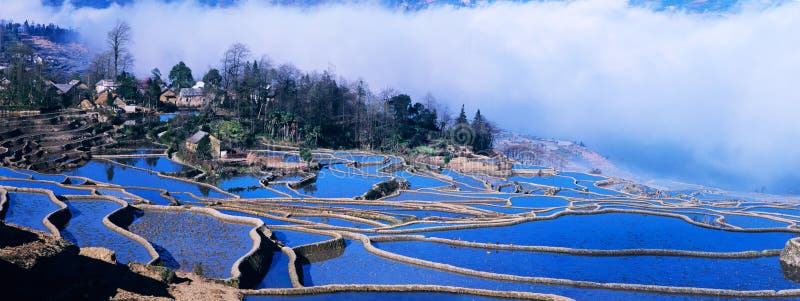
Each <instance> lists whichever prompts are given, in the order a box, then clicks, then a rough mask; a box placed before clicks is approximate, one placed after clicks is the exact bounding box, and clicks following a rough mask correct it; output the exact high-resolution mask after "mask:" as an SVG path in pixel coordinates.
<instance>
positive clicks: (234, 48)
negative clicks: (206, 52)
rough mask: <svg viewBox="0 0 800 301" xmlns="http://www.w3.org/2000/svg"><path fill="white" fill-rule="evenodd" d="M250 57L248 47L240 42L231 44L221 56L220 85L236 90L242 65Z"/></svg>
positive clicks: (242, 68)
mask: <svg viewBox="0 0 800 301" xmlns="http://www.w3.org/2000/svg"><path fill="white" fill-rule="evenodd" d="M249 57H250V49H248V48H247V46H246V45H244V44H242V43H236V44H233V45H231V47H230V48H228V50H227V51H225V56H224V57H223V58H222V85H223V87H224V88H225V89H226V90H227V89H234V90H236V89H237V88H238V85H239V80H240V79H241V77H242V72H243V70H244V65H245V64H246V63H247V60H248V59H249Z"/></svg>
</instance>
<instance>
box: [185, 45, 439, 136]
mask: <svg viewBox="0 0 800 301" xmlns="http://www.w3.org/2000/svg"><path fill="white" fill-rule="evenodd" d="M176 68H177V70H182V69H184V67H183V66H182V63H179V65H177V66H176V67H175V68H173V70H176ZM186 69H188V67H186ZM176 80H177V78H176ZM203 82H204V83H205V93H206V96H207V98H208V99H209V100H210V101H211V102H210V105H211V106H212V107H214V108H215V109H217V110H219V111H222V112H225V113H227V114H228V115H229V116H232V117H233V118H234V120H236V121H237V122H240V123H241V124H242V126H243V128H244V129H245V131H246V132H248V135H246V136H250V137H253V136H261V137H264V138H267V139H271V140H283V141H289V142H293V143H299V144H305V145H310V146H321V147H331V148H392V149H397V148H399V147H414V146H417V145H422V144H425V143H428V142H429V141H431V140H432V139H439V138H445V137H446V131H444V125H446V124H447V121H448V120H449V118H448V117H447V116H446V114H447V111H446V109H444V108H443V107H442V106H440V105H438V104H437V103H436V102H435V101H434V100H433V99H432V97H430V98H429V99H428V101H427V102H426V103H425V104H423V103H420V102H414V101H412V100H411V97H409V96H408V95H404V94H400V93H397V92H395V91H393V90H390V89H387V90H384V91H382V92H381V93H380V94H375V93H373V92H372V91H371V90H370V88H369V86H368V85H367V83H366V82H364V81H363V80H357V81H348V80H347V79H344V78H341V77H337V76H336V75H335V74H333V73H332V72H329V71H325V72H321V73H319V72H311V73H306V72H302V71H300V70H298V69H297V68H295V67H294V66H292V65H289V64H283V65H275V64H273V63H272V62H271V61H269V60H268V59H266V58H261V59H253V58H252V57H251V53H250V50H249V49H248V48H247V47H246V46H245V45H242V44H234V45H233V46H231V47H230V48H229V49H228V51H226V52H225V54H224V56H223V58H222V59H221V61H220V66H219V69H216V68H214V69H211V70H209V71H208V72H207V73H206V74H205V75H204V76H203ZM188 83H189V82H188V81H187V84H188ZM181 85H183V84H181ZM173 86H175V80H173Z"/></svg>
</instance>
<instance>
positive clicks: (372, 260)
mask: <svg viewBox="0 0 800 301" xmlns="http://www.w3.org/2000/svg"><path fill="white" fill-rule="evenodd" d="M302 273H303V284H304V285H306V286H311V285H315V286H319V285H326V284H438V285H449V286H460V287H469V288H482V289H490V290H510V291H527V292H537V293H551V294H558V295H562V296H567V297H570V298H574V299H576V300H685V299H686V298H687V297H685V296H677V297H676V296H669V295H660V294H641V293H633V292H625V291H611V290H596V289H581V288H572V287H566V286H565V287H562V286H547V285H538V284H527V283H514V282H502V281H497V280H489V279H482V278H477V277H469V276H464V275H459V274H454V273H448V272H443V271H439V270H435V269H430V268H425V267H420V266H417V265H411V264H404V263H401V262H396V261H392V260H388V259H383V258H380V257H377V256H375V255H372V254H371V253H369V252H367V251H366V249H364V246H363V245H361V243H360V242H358V241H347V248H345V251H344V253H343V254H342V255H341V256H339V257H336V258H333V259H330V260H326V261H322V262H316V263H312V264H308V265H304V266H303V271H302ZM690 299H691V298H690ZM248 300H249V299H248Z"/></svg>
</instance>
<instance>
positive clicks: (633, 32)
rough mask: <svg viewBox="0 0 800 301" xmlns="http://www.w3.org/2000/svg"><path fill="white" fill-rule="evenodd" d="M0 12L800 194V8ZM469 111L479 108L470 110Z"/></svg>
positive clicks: (722, 182) (196, 66)
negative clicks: (259, 61)
mask: <svg viewBox="0 0 800 301" xmlns="http://www.w3.org/2000/svg"><path fill="white" fill-rule="evenodd" d="M0 7H2V9H0V18H4V19H14V20H17V21H20V20H23V19H29V20H35V21H37V22H55V23H58V24H61V25H64V26H69V27H73V28H75V29H78V30H79V31H80V32H81V33H82V34H83V36H84V37H85V38H87V40H88V41H89V42H90V43H96V44H99V43H101V42H102V39H103V38H104V36H105V32H106V31H107V30H108V29H109V28H110V26H111V24H112V23H114V22H115V21H116V20H117V19H123V20H126V21H127V22H129V23H130V24H131V26H132V27H133V29H134V36H135V45H134V46H133V49H132V50H133V53H134V56H135V59H136V69H135V71H136V72H137V74H139V75H146V74H148V73H149V70H150V69H152V68H153V67H158V68H160V69H161V70H162V72H168V70H169V68H170V67H171V66H172V65H174V64H175V63H177V62H178V61H179V60H183V61H185V62H186V63H187V64H188V65H189V66H190V67H191V68H192V69H193V70H194V71H195V72H194V73H195V76H197V77H200V76H202V73H203V72H204V71H205V70H207V69H208V68H209V67H211V66H216V65H218V64H219V60H220V58H221V56H222V54H223V52H224V51H225V49H226V48H227V47H228V46H229V45H230V44H232V43H234V42H242V43H245V44H247V45H248V46H249V47H250V48H251V49H252V51H253V52H254V53H255V54H258V55H259V56H260V55H262V54H263V55H268V56H269V57H270V58H271V59H272V60H273V61H274V62H276V63H284V62H291V63H293V64H295V65H296V66H298V67H299V68H301V69H304V70H333V71H335V72H336V73H337V74H340V75H342V76H345V77H347V78H351V79H355V78H363V79H364V80H366V81H367V82H369V83H370V85H371V87H372V89H373V90H375V91H378V90H380V89H382V88H385V87H393V88H395V89H398V90H400V91H403V92H406V93H408V94H410V95H412V97H415V98H418V99H419V98H420V97H421V96H422V95H424V94H425V93H427V92H430V93H432V94H433V95H434V96H436V98H437V99H438V100H439V101H441V102H444V103H447V104H449V105H450V107H451V108H453V110H455V108H457V107H458V106H460V105H461V104H462V103H464V104H466V106H467V108H472V109H475V108H480V109H481V111H482V113H484V115H485V116H487V117H488V118H490V119H492V120H493V121H495V122H496V123H497V124H498V125H499V126H501V127H503V128H507V129H510V130H514V131H518V132H523V133H528V134H534V135H538V136H544V137H557V138H564V139H568V140H576V141H583V142H584V143H586V144H587V145H588V146H589V147H590V148H592V149H594V150H597V151H599V152H600V153H602V154H604V155H607V156H609V157H610V158H611V160H612V161H614V162H615V163H618V164H621V165H623V166H626V167H629V168H631V169H633V170H637V171H641V172H647V173H650V174H654V175H658V176H663V177H671V178H677V179H681V180H684V181H690V182H696V183H701V184H710V185H716V186H721V187H726V188H730V187H736V188H738V189H739V190H746V191H750V190H753V189H755V188H758V187H761V186H766V187H767V189H768V191H771V192H775V193H784V192H787V191H794V192H800V189H799V188H800V187H798V185H797V184H800V180H798V179H800V172H798V171H797V170H796V168H797V167H798V166H800V152H798V151H797V150H796V146H797V145H798V141H800V122H798V121H797V120H796V119H797V117H798V115H799V114H798V113H800V88H798V87H800V83H798V81H800V34H797V29H800V17H798V16H800V3H798V2H796V1H791V2H784V3H781V4H764V2H762V1H754V2H744V3H739V4H737V5H733V6H731V7H730V8H726V10H725V11H722V12H714V13H699V12H697V11H690V12H686V11H684V10H682V9H681V8H680V7H679V8H677V9H675V10H664V9H652V8H648V7H644V6H631V5H629V4H628V3H627V2H626V1H623V0H577V1H570V2H545V3H540V2H529V3H505V2H503V3H493V4H487V5H479V6H477V7H472V8H453V7H447V6H437V7H432V8H428V9H422V10H419V11H412V12H408V11H406V12H402V11H398V10H396V9H392V8H387V7H385V6H380V5H372V4H364V3H361V4H331V5H321V6H314V7H304V8H299V7H291V6H272V5H269V4H265V3H264V2H260V1H241V2H240V3H239V4H236V5H232V6H227V7H209V6H203V5H198V4H196V2H192V1H189V2H185V1H184V2H182V1H173V2H171V3H163V2H156V1H150V0H145V1H138V2H134V4H131V5H127V6H125V7H120V6H118V5H111V6H109V7H107V8H101V9H95V8H75V7H72V6H71V5H69V4H67V5H64V6H61V7H49V6H43V5H42V4H41V3H39V2H37V1H11V0H0ZM472 113H473V112H470V114H472Z"/></svg>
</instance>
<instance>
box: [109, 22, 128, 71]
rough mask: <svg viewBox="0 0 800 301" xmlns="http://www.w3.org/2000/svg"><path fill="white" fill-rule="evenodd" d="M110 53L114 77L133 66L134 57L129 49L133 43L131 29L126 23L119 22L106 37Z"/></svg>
mask: <svg viewBox="0 0 800 301" xmlns="http://www.w3.org/2000/svg"><path fill="white" fill-rule="evenodd" d="M106 43H108V48H109V49H108V51H109V54H110V56H111V59H112V66H113V70H114V75H113V76H115V77H116V76H117V75H119V73H120V70H122V71H125V70H126V69H127V68H130V67H131V66H132V65H133V56H132V55H131V53H130V50H129V49H128V47H130V44H131V43H132V34H131V27H130V25H128V23H126V22H124V21H117V24H116V25H114V27H113V28H111V31H109V32H108V36H107V37H106Z"/></svg>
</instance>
